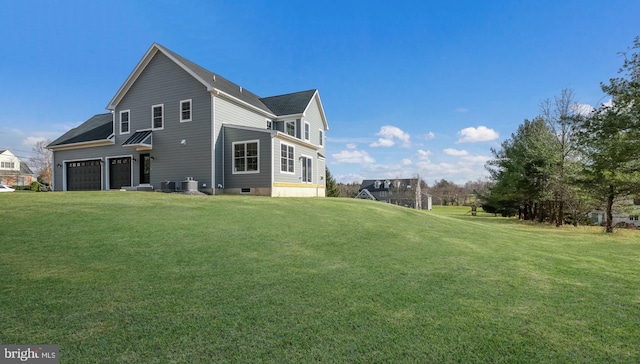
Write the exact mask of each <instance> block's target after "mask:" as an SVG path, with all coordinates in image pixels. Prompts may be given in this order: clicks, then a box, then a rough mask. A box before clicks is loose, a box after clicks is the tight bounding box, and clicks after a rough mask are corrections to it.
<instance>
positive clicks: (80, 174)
mask: <svg viewBox="0 0 640 364" xmlns="http://www.w3.org/2000/svg"><path fill="white" fill-rule="evenodd" d="M66 167H67V191H99V190H100V189H101V188H102V184H101V183H100V179H101V173H100V170H101V165H100V160H91V161H80V162H68V163H67V165H66Z"/></svg>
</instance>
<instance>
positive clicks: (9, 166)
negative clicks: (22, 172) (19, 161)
mask: <svg viewBox="0 0 640 364" xmlns="http://www.w3.org/2000/svg"><path fill="white" fill-rule="evenodd" d="M0 168H2V169H15V168H16V164H15V163H14V162H0Z"/></svg>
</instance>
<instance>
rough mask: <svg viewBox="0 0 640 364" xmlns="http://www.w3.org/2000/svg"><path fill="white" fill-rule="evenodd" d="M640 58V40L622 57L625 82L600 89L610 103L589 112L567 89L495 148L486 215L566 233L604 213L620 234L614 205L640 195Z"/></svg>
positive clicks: (490, 164)
mask: <svg viewBox="0 0 640 364" xmlns="http://www.w3.org/2000/svg"><path fill="white" fill-rule="evenodd" d="M639 52H640V38H638V37H636V38H635V40H634V45H633V46H632V47H630V48H629V49H628V50H627V51H626V52H622V55H623V56H624V62H623V64H622V67H621V68H620V69H619V71H618V73H619V77H615V78H611V79H610V80H609V81H608V82H607V83H604V82H603V83H601V85H600V86H601V89H602V91H603V92H604V93H605V94H607V95H608V96H609V97H610V98H611V101H610V102H607V103H605V104H602V105H600V106H599V107H597V108H595V109H592V110H585V109H584V107H580V105H579V104H578V103H577V102H576V101H575V100H574V95H573V92H572V91H571V90H569V89H565V90H563V91H562V92H561V93H560V95H558V96H556V97H554V98H553V99H548V100H545V101H543V102H542V103H541V105H540V114H539V115H537V116H536V117H534V118H533V119H531V120H524V122H523V123H522V124H520V125H519V126H518V129H517V131H516V132H515V133H513V134H512V135H511V137H510V138H509V139H507V140H505V141H504V142H502V144H501V146H500V148H498V149H495V148H493V149H491V153H492V155H493V159H492V160H490V161H489V162H488V163H487V169H488V171H489V173H490V176H491V181H492V185H491V187H490V188H489V190H488V191H487V193H485V194H483V195H481V196H480V197H481V199H482V201H483V208H484V209H485V210H487V211H490V212H496V213H501V214H503V215H517V216H518V217H519V218H521V219H524V220H537V221H540V222H545V221H546V222H550V223H553V224H555V225H557V226H560V225H562V224H564V223H568V222H571V223H573V224H578V223H580V222H581V221H585V220H586V219H587V218H588V213H589V212H590V211H592V210H594V209H596V208H600V207H601V206H604V210H605V213H606V223H605V225H606V231H607V232H613V228H614V226H613V210H614V203H615V202H616V201H620V200H621V199H625V198H632V197H633V196H634V195H637V194H638V193H640V54H639Z"/></svg>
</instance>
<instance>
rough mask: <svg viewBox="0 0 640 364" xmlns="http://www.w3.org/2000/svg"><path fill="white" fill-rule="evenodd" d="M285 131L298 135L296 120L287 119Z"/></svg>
mask: <svg viewBox="0 0 640 364" xmlns="http://www.w3.org/2000/svg"><path fill="white" fill-rule="evenodd" d="M284 131H285V133H287V134H289V135H291V136H296V122H295V121H285V122H284Z"/></svg>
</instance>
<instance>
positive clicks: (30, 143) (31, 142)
mask: <svg viewBox="0 0 640 364" xmlns="http://www.w3.org/2000/svg"><path fill="white" fill-rule="evenodd" d="M43 140H47V138H43V137H34V136H30V137H26V138H24V139H22V145H24V146H26V147H29V148H33V147H35V145H36V144H37V143H38V142H40V141H43Z"/></svg>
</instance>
